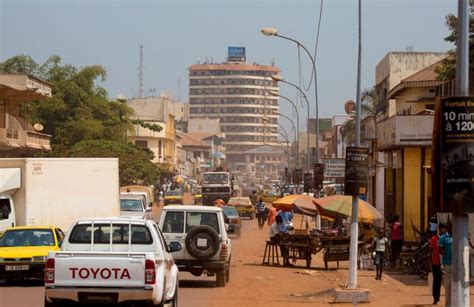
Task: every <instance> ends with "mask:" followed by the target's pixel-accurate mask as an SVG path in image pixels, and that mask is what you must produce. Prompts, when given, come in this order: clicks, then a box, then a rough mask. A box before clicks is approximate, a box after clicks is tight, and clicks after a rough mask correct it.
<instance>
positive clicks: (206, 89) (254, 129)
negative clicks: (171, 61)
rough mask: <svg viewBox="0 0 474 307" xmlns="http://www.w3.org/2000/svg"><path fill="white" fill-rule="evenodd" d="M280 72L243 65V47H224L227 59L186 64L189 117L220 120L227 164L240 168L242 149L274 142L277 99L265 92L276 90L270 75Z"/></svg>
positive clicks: (236, 168)
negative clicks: (187, 67)
mask: <svg viewBox="0 0 474 307" xmlns="http://www.w3.org/2000/svg"><path fill="white" fill-rule="evenodd" d="M233 48H234V49H233ZM236 49H237V50H236ZM279 71H280V70H279V69H278V68H277V67H275V66H267V65H258V64H250V63H246V62H245V48H243V47H229V57H228V61H227V62H224V63H220V64H195V65H192V66H191V67H189V103H190V118H206V117H207V118H219V119H220V123H221V127H222V132H223V133H224V134H225V139H224V142H223V145H224V146H225V149H226V158H227V162H228V163H229V165H230V166H232V167H233V168H234V170H237V171H239V170H240V171H245V165H244V164H245V162H246V161H245V156H244V155H243V153H244V152H245V151H248V150H251V149H254V148H256V147H260V146H263V145H269V146H278V112H279V103H278V97H277V96H272V95H270V93H269V92H270V91H275V92H278V91H279V86H278V82H276V81H273V80H272V78H271V76H272V75H274V74H278V73H279ZM239 168H242V169H239Z"/></svg>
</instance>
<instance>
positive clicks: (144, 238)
mask: <svg viewBox="0 0 474 307" xmlns="http://www.w3.org/2000/svg"><path fill="white" fill-rule="evenodd" d="M128 230H129V225H128V224H112V242H113V244H128ZM92 233H93V234H94V244H110V233H111V229H110V224H94V229H92V225H91V224H79V225H76V226H75V227H74V228H73V229H72V232H71V236H70V237H69V243H74V244H90V243H91V241H92V237H91V235H92ZM131 243H132V244H152V243H153V239H152V237H151V234H150V230H148V228H147V227H146V226H144V225H132V240H131Z"/></svg>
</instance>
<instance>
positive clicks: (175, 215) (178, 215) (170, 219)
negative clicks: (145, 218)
mask: <svg viewBox="0 0 474 307" xmlns="http://www.w3.org/2000/svg"><path fill="white" fill-rule="evenodd" d="M163 232H164V233H183V232H184V212H178V211H167V212H166V216H165V221H164V223H163Z"/></svg>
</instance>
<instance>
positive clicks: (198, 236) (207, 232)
mask: <svg viewBox="0 0 474 307" xmlns="http://www.w3.org/2000/svg"><path fill="white" fill-rule="evenodd" d="M185 241H186V242H185V243H186V250H187V251H188V253H189V254H190V255H191V256H193V257H194V258H196V259H199V260H207V259H209V258H211V257H213V256H214V255H215V254H216V253H217V251H218V250H219V246H220V239H219V234H218V233H217V231H216V230H215V229H214V228H212V227H210V226H207V225H201V226H196V227H193V228H192V229H191V230H190V231H189V232H188V235H187V236H186V240H185Z"/></svg>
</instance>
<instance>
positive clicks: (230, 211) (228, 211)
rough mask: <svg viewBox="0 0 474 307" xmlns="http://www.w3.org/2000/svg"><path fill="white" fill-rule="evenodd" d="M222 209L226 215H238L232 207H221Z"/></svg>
mask: <svg viewBox="0 0 474 307" xmlns="http://www.w3.org/2000/svg"><path fill="white" fill-rule="evenodd" d="M222 209H223V210H224V214H225V215H227V216H239V213H238V212H237V210H236V209H235V208H234V207H222Z"/></svg>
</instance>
